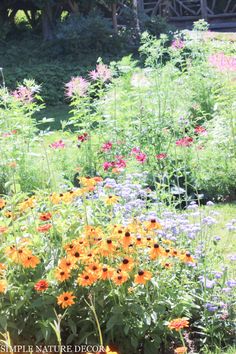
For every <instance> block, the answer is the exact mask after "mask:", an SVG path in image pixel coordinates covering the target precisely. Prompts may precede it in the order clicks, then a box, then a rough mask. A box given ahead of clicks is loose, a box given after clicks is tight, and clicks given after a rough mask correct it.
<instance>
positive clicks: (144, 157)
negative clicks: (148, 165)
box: [135, 152, 147, 163]
mask: <svg viewBox="0 0 236 354" xmlns="http://www.w3.org/2000/svg"><path fill="white" fill-rule="evenodd" d="M135 158H136V160H137V161H138V162H140V163H144V162H145V161H146V160H147V155H146V154H144V153H143V152H140V153H139V154H137V155H136V156H135Z"/></svg>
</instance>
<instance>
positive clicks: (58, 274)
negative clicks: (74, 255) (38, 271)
mask: <svg viewBox="0 0 236 354" xmlns="http://www.w3.org/2000/svg"><path fill="white" fill-rule="evenodd" d="M55 278H56V279H57V280H58V281H59V282H63V281H65V280H67V279H69V278H70V272H69V271H68V270H66V269H61V268H57V269H56V271H55Z"/></svg>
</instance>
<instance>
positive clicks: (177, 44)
mask: <svg viewBox="0 0 236 354" xmlns="http://www.w3.org/2000/svg"><path fill="white" fill-rule="evenodd" d="M184 46H185V44H184V41H182V40H181V39H179V38H177V39H175V40H174V41H173V42H172V44H171V48H173V49H182V48H184Z"/></svg>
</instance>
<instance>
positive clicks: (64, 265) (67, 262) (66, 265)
mask: <svg viewBox="0 0 236 354" xmlns="http://www.w3.org/2000/svg"><path fill="white" fill-rule="evenodd" d="M75 263H76V258H72V257H66V258H62V259H61V260H60V262H59V264H58V267H59V268H60V269H61V270H66V271H67V272H70V270H71V269H73V268H74V267H75Z"/></svg>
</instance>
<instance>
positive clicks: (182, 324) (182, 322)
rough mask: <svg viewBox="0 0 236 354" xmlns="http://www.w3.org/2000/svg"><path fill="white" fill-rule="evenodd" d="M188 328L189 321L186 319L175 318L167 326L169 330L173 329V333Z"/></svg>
mask: <svg viewBox="0 0 236 354" xmlns="http://www.w3.org/2000/svg"><path fill="white" fill-rule="evenodd" d="M186 327H189V320H188V318H186V317H182V318H175V319H174V320H171V321H170V322H169V324H168V328H169V329H174V330H175V331H180V330H181V329H183V328H186Z"/></svg>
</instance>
